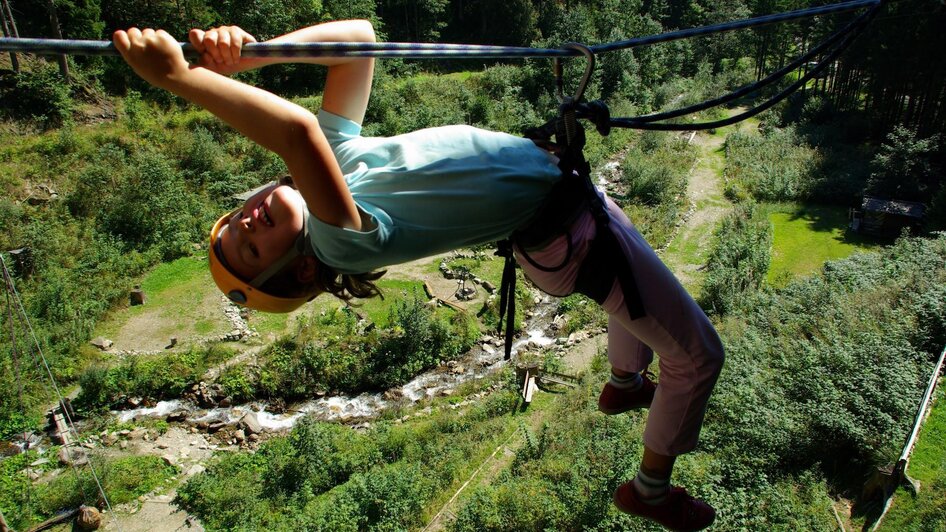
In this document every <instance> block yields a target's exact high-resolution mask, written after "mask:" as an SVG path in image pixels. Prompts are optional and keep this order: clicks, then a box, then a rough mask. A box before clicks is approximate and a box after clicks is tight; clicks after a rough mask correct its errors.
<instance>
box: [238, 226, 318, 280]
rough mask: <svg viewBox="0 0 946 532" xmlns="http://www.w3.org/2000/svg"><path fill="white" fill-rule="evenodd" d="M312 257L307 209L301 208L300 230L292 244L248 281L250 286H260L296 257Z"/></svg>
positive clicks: (312, 250) (313, 251)
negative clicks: (283, 253)
mask: <svg viewBox="0 0 946 532" xmlns="http://www.w3.org/2000/svg"><path fill="white" fill-rule="evenodd" d="M301 256H305V257H314V256H315V250H314V249H312V244H311V243H310V242H309V209H308V208H303V209H302V231H299V235H298V236H297V237H296V241H295V242H293V244H292V246H290V247H289V250H288V251H286V254H285V255H283V256H282V257H280V258H279V260H277V261H275V262H273V263H272V264H270V265H269V267H268V268H266V269H265V270H263V273H261V274H259V275H257V276H256V277H255V278H254V279H253V280H252V281H250V286H252V287H253V288H260V287H261V286H263V285H264V284H266V281H269V280H270V279H271V278H272V277H273V276H274V275H276V274H278V273H279V272H281V271H282V270H283V268H285V267H286V266H287V265H289V263H290V262H292V261H293V260H294V259H295V258H296V257H301Z"/></svg>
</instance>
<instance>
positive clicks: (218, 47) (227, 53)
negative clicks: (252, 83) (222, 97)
mask: <svg viewBox="0 0 946 532" xmlns="http://www.w3.org/2000/svg"><path fill="white" fill-rule="evenodd" d="M188 37H189V39H190V42H191V44H193V45H194V48H195V49H197V51H198V52H199V53H200V65H201V66H202V67H205V68H208V69H210V70H213V71H214V72H217V73H218V74H223V75H227V76H229V75H230V74H235V73H237V72H240V71H242V70H245V69H246V66H245V65H242V64H241V60H242V59H241V57H240V54H241V53H242V51H243V45H244V44H247V43H251V42H256V37H253V36H252V35H250V34H249V33H247V32H246V31H244V30H243V29H241V28H240V27H239V26H220V27H218V28H212V29H209V30H207V31H204V30H201V29H197V28H194V29H192V30H191V31H190V34H189V35H188ZM242 61H245V60H242Z"/></svg>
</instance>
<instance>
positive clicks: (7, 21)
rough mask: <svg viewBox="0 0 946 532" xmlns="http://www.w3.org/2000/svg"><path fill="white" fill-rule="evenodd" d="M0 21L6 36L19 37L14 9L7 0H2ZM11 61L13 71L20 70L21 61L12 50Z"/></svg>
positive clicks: (0, 1)
mask: <svg viewBox="0 0 946 532" xmlns="http://www.w3.org/2000/svg"><path fill="white" fill-rule="evenodd" d="M0 22H3V24H2V27H3V35H4V36H5V37H12V38H14V39H16V38H19V37H20V34H19V32H18V31H17V30H16V21H14V20H13V11H11V10H10V4H9V3H8V2H7V0H0ZM10 63H11V64H12V65H13V71H14V72H19V71H20V61H19V60H18V59H17V58H16V54H15V53H13V52H10Z"/></svg>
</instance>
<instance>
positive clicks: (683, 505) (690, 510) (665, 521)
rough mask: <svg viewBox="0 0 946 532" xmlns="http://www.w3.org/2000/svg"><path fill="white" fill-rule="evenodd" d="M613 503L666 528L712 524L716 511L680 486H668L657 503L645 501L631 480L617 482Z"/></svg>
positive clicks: (686, 529) (628, 512)
mask: <svg viewBox="0 0 946 532" xmlns="http://www.w3.org/2000/svg"><path fill="white" fill-rule="evenodd" d="M614 505H615V506H617V507H618V510H621V511H622V512H624V513H626V514H631V515H637V516H640V517H643V518H646V519H650V520H651V521H654V522H655V523H658V524H660V525H662V526H664V527H666V528H669V529H670V530H677V531H680V532H684V531H689V530H703V529H704V528H706V527H708V526H710V525H711V524H713V521H714V520H715V519H716V510H714V509H713V507H712V506H710V505H709V504H706V503H705V502H703V501H701V500H699V499H697V498H695V497H692V496H690V495H689V494H687V490H685V489H683V488H671V489H670V493H669V494H668V495H667V500H665V501H664V502H662V503H661V504H654V505H651V504H647V503H644V502H642V501H641V500H640V499H638V498H637V491H636V490H635V489H634V482H633V481H631V482H627V483H625V484H621V485H620V486H619V487H618V489H617V490H616V491H615V492H614Z"/></svg>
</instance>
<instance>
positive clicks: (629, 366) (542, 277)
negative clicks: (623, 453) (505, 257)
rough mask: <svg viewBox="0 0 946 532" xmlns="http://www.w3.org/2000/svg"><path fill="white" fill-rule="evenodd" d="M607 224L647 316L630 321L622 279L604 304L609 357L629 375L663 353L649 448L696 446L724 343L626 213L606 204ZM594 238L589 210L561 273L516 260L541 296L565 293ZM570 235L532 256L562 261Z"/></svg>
mask: <svg viewBox="0 0 946 532" xmlns="http://www.w3.org/2000/svg"><path fill="white" fill-rule="evenodd" d="M606 201H607V208H608V211H609V215H610V220H611V221H610V226H611V228H612V230H613V231H614V234H615V236H616V237H617V239H618V242H620V245H621V248H622V250H623V251H624V254H625V256H626V257H628V259H629V260H630V262H631V267H632V269H633V271H634V277H635V279H636V280H637V285H638V286H637V287H638V290H639V291H640V296H641V300H642V301H643V303H644V309H645V310H646V312H647V315H646V316H645V317H643V318H640V319H637V320H633V321H631V319H630V317H629V316H628V313H627V309H626V307H625V305H624V295H623V294H622V292H621V286H620V284H619V283H618V281H617V280H615V282H614V286H613V287H612V289H611V293H610V295H609V296H608V298H607V299H606V300H605V302H604V304H603V305H602V307H604V310H605V311H607V313H608V316H609V317H608V360H609V361H610V362H611V365H612V366H613V367H615V368H617V369H621V370H624V371H636V372H640V371H643V370H644V369H646V368H647V367H648V366H649V365H650V363H651V361H653V358H654V350H656V351H657V352H658V353H660V358H659V367H660V385H659V386H657V393H656V395H655V396H654V402H653V404H652V405H651V407H650V412H649V415H648V417H647V427H646V429H645V431H644V444H645V445H646V446H647V448H649V449H650V450H652V451H654V452H656V453H658V454H662V455H665V456H677V455H679V454H683V453H685V452H688V451H691V450H693V449H694V448H695V447H696V443H697V440H698V439H699V435H700V427H701V426H702V424H703V416H704V414H705V413H706V404H707V402H708V401H709V396H710V394H711V393H712V391H713V386H715V384H716V379H717V377H719V372H720V370H721V369H722V367H723V358H724V355H723V346H722V343H721V342H720V340H719V336H718V335H717V334H716V330H715V329H714V328H713V325H712V324H711V323H710V321H709V319H708V318H707V317H706V314H704V313H703V310H702V309H700V307H699V306H698V305H697V304H696V302H695V301H693V298H692V297H690V295H689V294H688V293H687V292H686V290H685V289H684V288H683V286H681V285H680V283H679V281H677V279H676V277H674V275H673V273H671V272H670V270H669V269H667V267H666V266H665V265H664V264H663V262H661V261H660V259H659V258H658V257H657V254H656V253H654V250H653V249H651V247H650V245H648V244H647V242H646V241H645V240H644V238H643V237H642V236H641V235H640V233H638V232H637V229H636V228H635V227H634V225H633V224H632V223H631V221H630V220H629V219H628V218H627V216H626V215H625V214H624V212H622V211H621V209H620V208H619V207H618V206H617V205H615V204H614V202H612V201H611V200H610V199H606ZM594 236H595V222H594V219H593V218H592V216H591V214H590V213H588V212H586V213H584V214H582V215H581V216H580V217H579V219H578V220H577V221H576V222H575V223H574V224H573V225H572V228H571V239H572V244H573V246H574V248H573V256H572V259H571V260H570V261H569V263H568V264H567V265H566V266H565V268H563V269H562V270H560V271H557V272H552V273H549V272H543V271H541V270H539V269H537V268H535V267H533V266H531V265H530V264H529V263H528V261H526V260H524V259H523V258H522V251H521V250H520V249H519V248H518V247H517V248H515V252H516V260H517V261H518V262H519V265H520V266H522V269H523V270H524V271H525V273H526V275H527V276H528V277H529V279H531V280H532V282H533V283H535V285H536V286H538V287H539V288H540V289H542V290H543V291H544V292H546V293H548V294H551V295H554V296H565V295H568V294H570V293H572V292H573V291H574V287H575V279H576V277H577V275H578V269H579V267H580V266H581V262H582V260H583V259H584V257H585V255H586V254H587V253H588V249H589V246H590V243H591V241H592V240H593V238H594ZM566 249H567V243H566V241H565V236H564V235H563V236H561V237H558V238H556V239H555V240H554V241H553V242H552V243H551V244H549V245H548V246H546V247H545V248H544V249H542V250H539V251H533V252H529V256H530V257H532V259H533V260H534V261H535V262H537V263H538V264H540V265H546V266H551V265H557V264H560V263H561V262H562V260H564V258H565V255H566Z"/></svg>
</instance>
